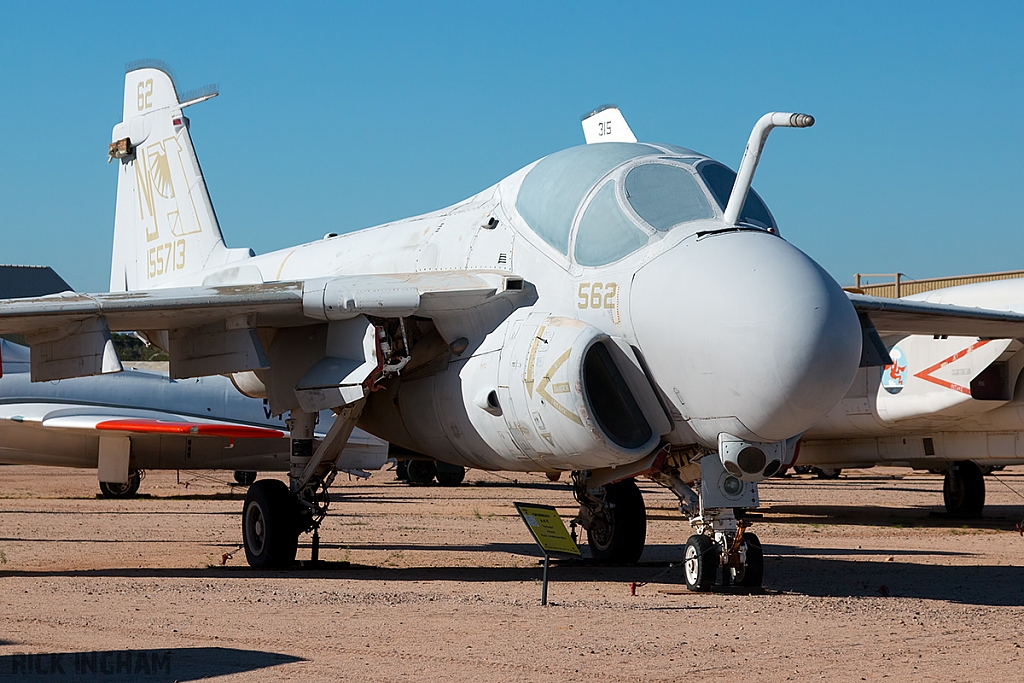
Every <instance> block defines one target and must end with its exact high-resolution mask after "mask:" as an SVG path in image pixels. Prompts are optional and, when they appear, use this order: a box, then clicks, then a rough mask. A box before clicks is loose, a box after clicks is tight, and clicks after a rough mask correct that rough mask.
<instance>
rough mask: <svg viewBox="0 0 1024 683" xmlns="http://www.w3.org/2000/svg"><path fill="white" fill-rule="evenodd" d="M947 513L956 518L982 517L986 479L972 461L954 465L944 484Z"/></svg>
mask: <svg viewBox="0 0 1024 683" xmlns="http://www.w3.org/2000/svg"><path fill="white" fill-rule="evenodd" d="M942 500H943V502H945V504H946V512H948V513H949V514H950V515H952V516H954V517H981V511H982V510H983V509H984V508H985V477H984V475H983V474H982V473H981V468H980V467H978V465H977V464H976V463H975V462H973V461H971V460H961V461H960V462H956V463H953V467H951V468H950V469H949V470H947V471H946V478H945V479H944V480H943V482H942Z"/></svg>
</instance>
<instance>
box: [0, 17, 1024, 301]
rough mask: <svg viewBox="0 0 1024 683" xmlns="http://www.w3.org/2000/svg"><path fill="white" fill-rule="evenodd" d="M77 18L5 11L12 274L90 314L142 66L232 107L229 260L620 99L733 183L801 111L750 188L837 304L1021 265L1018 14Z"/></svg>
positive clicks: (500, 172)
mask: <svg viewBox="0 0 1024 683" xmlns="http://www.w3.org/2000/svg"><path fill="white" fill-rule="evenodd" d="M82 5H84V6H82ZM82 5H72V4H70V3H68V4H56V3H43V2H25V3H18V2H5V3H3V4H2V5H0V92H2V93H3V103H4V104H3V107H0V236H2V238H3V239H2V245H3V253H2V254H0V262H7V263H31V264H48V265H52V266H54V267H55V268H56V269H57V270H58V272H60V273H61V274H62V275H63V276H64V277H65V279H67V280H68V281H69V282H70V283H71V285H72V286H74V287H75V288H76V289H79V290H105V289H106V288H107V280H108V273H109V266H110V240H111V234H112V229H113V209H114V194H115V185H116V173H115V170H114V167H113V166H108V165H107V164H106V146H107V143H108V142H109V140H110V130H111V128H112V126H113V125H114V124H116V123H117V122H118V121H119V120H120V105H121V99H122V89H123V87H124V64H125V63H126V62H129V61H132V60H135V59H140V58H157V59H162V60H164V61H166V62H168V63H169V64H171V65H172V66H173V67H174V70H175V73H176V77H177V84H178V87H179V89H180V90H190V89H192V88H195V87H199V86H202V85H206V84H208V83H218V84H219V85H220V88H221V96H220V97H218V98H217V99H215V100H213V101H211V102H207V103H204V104H201V105H198V106H196V107H195V108H193V109H190V110H189V116H190V118H191V120H192V134H193V140H194V141H195V145H196V148H197V151H198V153H199V156H200V159H201V161H202V163H203V170H204V173H205V175H206V179H207V184H208V186H209V188H210V191H211V194H212V197H213V201H214V205H215V206H216V209H217V213H218V216H219V218H220V221H221V227H222V229H223V231H224V234H225V238H226V240H227V242H228V245H229V246H233V247H241V246H250V247H252V248H254V249H256V250H257V251H258V252H266V251H270V250H273V249H277V248H281V247H285V246H289V245H291V244H295V243H298V242H303V241H308V240H311V239H316V238H318V237H320V236H322V235H323V234H324V233H326V232H331V231H334V232H343V231H347V230H353V229H358V228H361V227H366V226H369V225H374V224H377V223H381V222H384V221H387V220H392V219H396V218H401V217H404V216H408V215H413V214H416V213H421V212H424V211H429V210H432V209H436V208H439V207H442V206H445V205H447V204H450V203H453V202H455V201H458V200H460V199H462V198H464V197H466V196H468V195H471V194H473V193H475V192H477V191H479V190H481V189H483V188H485V187H487V186H488V185H490V184H492V183H494V182H496V181H497V180H499V179H500V178H502V177H504V176H506V175H508V174H510V173H512V172H514V171H515V170H517V169H518V168H520V167H522V166H524V165H526V164H528V163H530V162H531V161H533V160H535V159H537V158H539V157H541V156H544V155H545V154H549V153H551V152H554V151H557V150H559V149H563V148H565V147H569V146H572V145H576V144H580V143H581V142H582V133H581V130H580V127H579V119H580V115H581V114H583V113H584V112H586V111H589V110H590V109H592V108H594V107H595V106H597V105H599V104H603V103H606V102H613V103H616V104H618V105H619V106H620V108H621V109H622V111H623V113H624V114H625V116H626V118H627V120H628V121H629V123H630V125H631V127H632V128H633V130H634V132H635V133H636V134H637V136H638V137H639V138H640V139H641V140H650V141H657V142H672V143H676V144H680V145H684V146H687V147H691V148H694V149H698V150H700V151H702V152H705V153H707V154H710V155H712V156H714V157H716V158H718V159H720V160H722V161H724V162H725V163H726V164H728V165H730V166H732V167H734V168H735V167H736V166H737V165H738V163H739V159H740V156H741V155H742V151H743V146H744V144H745V141H746V138H747V135H748V134H749V131H750V127H751V126H752V125H753V123H754V121H756V120H757V118H758V117H759V116H760V115H761V114H762V113H764V112H766V111H770V110H784V111H786V110H788V111H804V112H808V113H810V114H813V115H814V116H815V118H816V119H817V124H816V125H815V126H814V127H813V128H812V129H810V130H804V131H793V130H778V131H776V132H775V133H774V134H773V135H772V138H771V139H770V140H769V142H768V145H767V147H766V152H765V156H764V158H763V161H762V163H761V166H760V168H759V169H758V173H757V177H756V178H755V183H754V184H755V187H756V188H757V189H758V192H759V193H760V194H761V196H762V197H764V199H765V200H766V201H767V202H768V204H769V206H770V207H771V208H772V211H773V212H774V213H775V216H776V218H777V219H778V221H779V223H780V226H781V228H782V232H783V234H784V235H785V236H786V238H787V239H789V240H790V241H791V242H793V243H794V244H796V245H797V246H799V247H800V248H802V249H803V250H804V251H806V252H807V253H809V254H810V255H811V256H813V257H814V258H815V259H817V260H818V261H819V262H820V263H821V264H822V265H823V266H824V267H825V268H826V269H828V270H829V272H831V273H832V275H833V276H834V277H835V278H836V279H837V280H839V281H840V282H841V283H848V282H851V281H852V276H853V273H854V272H857V271H860V272H891V271H896V270H899V271H902V272H904V273H906V274H908V275H909V276H911V277H918V278H920V277H930V276H939V275H950V274H956V273H966V272H987V271H996V270H1011V269H1024V250H1022V249H1021V248H1020V246H1021V244H1022V242H1024V234H1022V233H1024V230H1022V228H1024V226H1022V221H1021V217H1020V214H1019V212H1018V206H1017V205H1018V204H1019V203H1020V195H1021V190H1020V188H1021V187H1022V186H1024V169H1022V166H1021V159H1022V158H1024V133H1022V124H1024V121H1022V116H1021V113H1022V112H1024V87H1022V86H1024V38H1022V36H1024V8H1022V7H1021V5H1020V4H1019V3H1017V2H1003V3H990V2H975V3H944V2H931V3H923V2H922V3H911V2H907V3H872V2H859V3H802V2H787V3H756V4H755V3H750V4H741V3H736V4H731V5H729V6H728V7H722V6H720V5H724V3H707V2H700V3H697V2H681V1H678V2H665V3H603V2H587V3H550V2H546V3H534V2H518V3H500V4H496V6H495V8H493V9H492V8H491V7H490V6H488V5H486V4H484V3H468V2H467V3H383V2H382V3H288V4H285V3H275V4H261V3H258V2H248V3H238V4H230V3H190V2H174V3H139V2H134V3H127V2H110V3H103V4H102V5H101V4H100V3H83V4H82ZM94 5H95V6H94Z"/></svg>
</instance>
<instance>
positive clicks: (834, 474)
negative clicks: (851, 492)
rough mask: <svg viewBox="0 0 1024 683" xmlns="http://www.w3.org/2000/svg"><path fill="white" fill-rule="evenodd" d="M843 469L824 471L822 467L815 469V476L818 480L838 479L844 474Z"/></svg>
mask: <svg viewBox="0 0 1024 683" xmlns="http://www.w3.org/2000/svg"><path fill="white" fill-rule="evenodd" d="M842 473H843V471H842V470H841V469H827V470H823V469H821V468H820V467H815V468H814V474H815V476H817V477H818V479H838V478H839V475H840V474H842Z"/></svg>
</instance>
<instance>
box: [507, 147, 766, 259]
mask: <svg viewBox="0 0 1024 683" xmlns="http://www.w3.org/2000/svg"><path fill="white" fill-rule="evenodd" d="M735 180H736V174H735V173H734V172H733V171H731V170H730V169H729V168H728V167H726V166H723V165H722V164H720V163H718V162H717V161H714V160H713V159H709V158H708V157H706V156H704V155H703V154H700V153H698V152H694V151H693V150H689V149H685V148H682V147H675V146H673V145H649V144H632V143H622V142H605V143H601V144H594V145H581V146H579V147H572V148H569V149H566V150H563V151H561V152H557V153H555V154H552V155H550V156H548V157H545V158H544V159H541V161H540V162H538V163H537V165H536V166H534V167H533V168H532V169H531V170H530V172H529V173H528V174H527V175H526V178H525V179H524V180H523V184H522V186H521V188H520V190H519V195H518V197H517V199H516V209H517V210H518V211H519V214H520V215H521V216H522V217H523V219H524V220H525V221H526V223H527V224H528V225H529V226H530V228H531V229H532V230H533V231H534V232H535V233H537V235H538V236H540V238H541V239H543V240H544V241H545V242H547V243H548V244H550V245H551V246H552V247H554V248H555V249H557V250H558V251H560V252H561V253H563V254H566V255H568V254H569V246H570V242H572V245H573V250H572V251H573V258H574V260H575V261H576V262H577V263H578V264H580V265H582V266H601V265H605V264H608V263H613V262H615V261H618V260H619V259H622V258H625V257H626V256H628V255H629V254H631V253H633V252H634V251H636V250H637V249H640V248H641V247H643V246H644V245H646V244H648V242H650V241H651V240H655V239H659V238H660V237H661V236H662V235H663V234H665V233H667V232H668V231H670V230H675V229H681V228H682V227H683V226H685V225H686V224H692V223H694V222H695V221H700V220H708V219H716V218H717V219H720V218H721V216H722V213H723V212H724V211H725V206H726V204H727V203H728V201H729V193H730V192H732V186H733V183H734V182H735ZM740 222H742V223H745V224H748V225H752V226H754V227H759V228H764V229H769V228H771V229H775V228H776V226H775V219H773V218H772V215H771V213H770V212H769V211H768V207H766V206H765V205H764V202H762V201H761V198H760V197H758V196H757V193H755V192H754V191H753V190H751V192H750V194H749V195H747V201H746V203H745V204H744V207H743V211H742V212H741V213H740Z"/></svg>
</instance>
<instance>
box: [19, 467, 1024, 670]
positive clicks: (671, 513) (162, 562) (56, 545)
mask: <svg viewBox="0 0 1024 683" xmlns="http://www.w3.org/2000/svg"><path fill="white" fill-rule="evenodd" d="M997 476H998V479H994V478H991V477H989V478H987V479H986V481H987V484H988V505H987V507H986V514H985V517H984V518H983V519H980V520H972V521H967V522H964V521H962V520H951V519H947V518H945V517H943V516H941V515H940V514H939V513H941V511H942V496H941V491H942V479H941V477H939V476H937V475H930V474H921V473H916V474H913V473H909V472H908V471H906V470H897V469H881V468H879V469H874V470H861V471H849V472H845V473H844V475H843V477H842V478H840V479H839V480H836V481H823V480H818V479H814V478H811V477H808V476H798V477H792V478H788V479H781V480H773V481H771V482H770V483H768V484H766V485H763V486H762V488H761V494H762V503H763V507H762V510H761V512H762V513H763V514H764V518H763V520H758V522H757V523H756V524H755V525H754V527H753V531H756V533H757V534H758V535H759V536H760V538H761V540H762V542H763V544H764V547H765V554H766V558H765V562H766V573H765V582H764V584H765V586H764V587H765V590H764V591H763V593H759V594H745V595H744V594H737V593H730V592H717V593H712V594H695V593H688V592H687V591H686V590H685V586H684V583H683V577H682V570H681V568H680V567H679V566H678V564H676V563H678V562H679V560H680V558H681V555H682V549H683V544H684V543H685V542H686V538H687V536H688V535H689V534H690V529H689V525H688V524H687V523H686V522H685V521H684V520H683V519H682V518H681V517H680V516H679V514H678V512H677V511H676V508H675V501H674V498H673V497H672V496H671V494H669V493H668V492H666V491H664V490H662V489H659V488H658V487H657V486H654V485H652V484H650V483H642V484H641V488H642V490H643V494H644V498H645V500H646V503H647V506H648V518H649V526H648V539H647V543H648V545H647V549H646V551H645V552H644V556H643V561H642V563H641V565H640V566H636V567H594V566H579V565H569V564H560V565H555V566H553V567H552V568H551V585H550V593H549V598H550V604H549V605H548V606H547V607H542V606H541V605H540V592H541V586H540V577H541V569H540V566H539V564H538V557H539V553H538V551H537V549H536V547H535V546H534V544H533V543H532V541H531V538H530V536H529V534H528V532H527V530H526V527H525V526H524V525H523V523H522V522H521V520H520V519H519V517H518V516H517V514H516V512H515V509H514V508H513V506H512V503H513V502H514V501H528V502H535V503H545V504H550V505H556V506H558V508H559V511H560V513H561V514H562V516H563V518H565V519H566V520H568V519H569V518H571V517H572V516H573V515H574V514H575V509H574V505H573V502H572V496H571V494H570V492H569V491H568V489H567V488H566V487H565V485H564V484H552V483H550V482H548V481H547V480H546V479H545V478H544V477H542V476H539V475H496V474H490V473H483V472H478V471H471V472H469V473H468V475H467V479H466V484H464V485H463V486H460V487H458V488H443V487H440V486H430V487H410V486H407V485H403V484H401V483H398V482H395V481H394V475H393V473H390V472H382V473H376V474H374V476H373V477H371V478H370V479H369V480H366V481H347V480H345V478H344V477H341V478H339V481H338V482H337V484H336V488H335V491H336V494H337V495H336V496H335V499H336V500H335V502H334V503H333V505H332V508H331V515H330V516H329V517H328V519H327V520H326V522H325V523H324V526H323V529H322V532H321V536H322V546H321V558H322V559H323V560H325V561H327V562H328V564H327V566H326V567H321V568H299V567H297V568H295V569H293V570H289V571H257V570H253V569H249V568H248V567H247V566H246V563H245V556H244V553H243V552H242V551H240V550H238V543H239V539H240V511H241V506H242V499H243V496H244V490H242V489H234V490H232V489H231V488H230V487H229V486H228V485H227V482H228V481H230V479H231V476H230V473H226V472H214V473H206V474H204V475H199V474H197V473H185V472H182V473H180V474H179V473H175V472H152V473H149V475H148V476H147V477H146V479H145V480H144V481H143V483H142V489H141V491H142V493H143V494H145V495H144V496H143V497H141V498H138V499H135V500H127V501H111V500H105V499H101V498H98V497H97V495H96V494H97V487H96V480H95V471H88V470H81V471H79V470H66V469H48V468H34V467H22V466H9V467H0V606H2V612H0V681H7V680H12V681H13V680H19V681H22V680H24V681H33V680H85V681H114V680H140V681H173V680H178V681H186V680H196V679H199V678H203V677H206V676H209V677H216V679H217V680H230V681H250V680H252V681H255V680H301V681H320V680H338V681H449V680H455V681H460V682H469V681H559V682H563V681H609V682H611V681H644V682H645V683H654V682H656V681H681V680H690V681H696V680H737V681H739V680H742V681H788V680H795V681H796V680H821V679H825V680H829V681H862V680H867V681H876V680H882V679H890V680H920V681H1017V680H1024V666H1022V664H1024V661H1022V656H1021V652H1022V650H1021V645H1022V643H1024V636H1022V629H1024V623H1022V622H1024V586H1022V579H1024V569H1022V564H1024V560H1022V556H1024V537H1022V536H1021V535H1020V534H1019V533H1018V532H1017V531H1016V530H1015V525H1017V524H1018V523H1020V522H1021V521H1022V519H1024V497H1022V496H1024V467H1022V468H1010V469H1008V470H1007V471H1004V472H1002V473H997ZM186 482H187V483H188V484H189V485H188V486H187V487H186V486H185V485H184V484H185V483H186ZM302 542H303V546H302V547H300V549H299V555H300V558H305V557H308V556H309V538H308V536H307V537H304V538H303V539H302ZM344 563H348V564H347V565H346V564H344ZM630 582H637V583H639V584H640V585H639V586H638V587H637V589H636V595H635V596H631V595H630V589H629V583H630ZM93 666H94V667H95V669H93V668H90V667H93Z"/></svg>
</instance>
